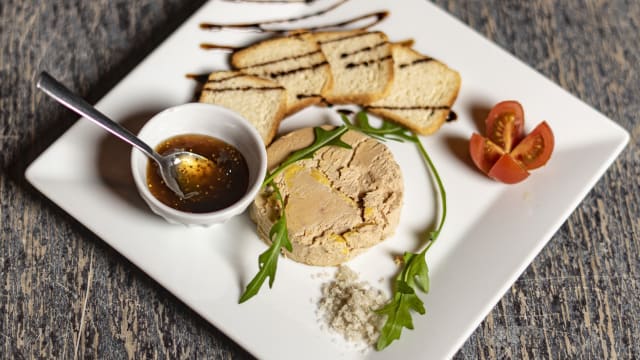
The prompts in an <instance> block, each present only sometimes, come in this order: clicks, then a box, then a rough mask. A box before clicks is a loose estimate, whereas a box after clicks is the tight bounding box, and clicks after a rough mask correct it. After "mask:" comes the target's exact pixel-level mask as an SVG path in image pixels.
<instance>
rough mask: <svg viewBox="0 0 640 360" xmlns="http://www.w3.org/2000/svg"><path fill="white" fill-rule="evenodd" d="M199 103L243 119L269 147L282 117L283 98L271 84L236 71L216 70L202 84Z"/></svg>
mask: <svg viewBox="0 0 640 360" xmlns="http://www.w3.org/2000/svg"><path fill="white" fill-rule="evenodd" d="M200 102H203V103H209V104H216V105H220V106H224V107H226V108H228V109H231V110H233V111H235V112H237V113H239V114H240V115H242V116H244V117H245V118H246V119H247V120H249V122H251V123H252V124H253V126H255V128H256V129H257V130H258V133H260V136H262V140H263V141H264V144H265V145H269V144H270V143H271V141H272V140H273V138H274V137H275V135H276V132H277V131H278V126H279V125H280V121H281V120H282V118H283V117H284V114H285V110H286V104H287V95H286V90H285V89H284V87H283V86H282V85H280V84H278V83H277V82H275V81H271V80H267V79H263V78H260V77H257V76H253V75H247V74H244V73H241V72H238V71H216V72H213V73H211V75H209V79H208V80H207V82H206V83H205V84H204V87H203V89H202V94H201V95H200Z"/></svg>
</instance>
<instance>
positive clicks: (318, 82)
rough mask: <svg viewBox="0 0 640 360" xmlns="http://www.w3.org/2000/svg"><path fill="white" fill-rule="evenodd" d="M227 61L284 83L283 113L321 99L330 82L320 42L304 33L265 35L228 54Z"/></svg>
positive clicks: (253, 73)
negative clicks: (285, 96)
mask: <svg viewBox="0 0 640 360" xmlns="http://www.w3.org/2000/svg"><path fill="white" fill-rule="evenodd" d="M231 65H232V66H233V67H234V68H236V69H237V70H240V71H242V72H244V73H247V74H252V75H257V76H260V77H264V78H266V79H270V80H273V81H276V82H278V83H279V84H281V85H282V86H284V87H285V88H286V89H287V110H286V114H287V115H290V114H293V113H294V112H296V111H298V110H301V109H303V108H305V107H307V106H310V105H314V104H319V103H321V102H323V98H322V92H323V90H324V89H325V87H328V86H330V85H331V72H330V69H329V63H328V62H327V59H326V58H325V57H324V54H323V53H322V51H320V46H319V45H318V44H317V43H316V42H314V41H312V40H309V39H308V38H307V37H305V36H297V35H292V36H287V37H280V38H274V39H269V40H265V41H262V42H259V43H257V44H255V45H252V46H249V47H247V48H244V49H242V50H238V51H236V52H235V53H234V54H233V55H232V56H231Z"/></svg>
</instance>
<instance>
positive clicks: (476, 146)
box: [469, 133, 505, 174]
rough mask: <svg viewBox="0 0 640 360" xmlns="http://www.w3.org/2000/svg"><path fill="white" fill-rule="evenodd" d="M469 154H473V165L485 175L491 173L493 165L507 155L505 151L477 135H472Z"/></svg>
mask: <svg viewBox="0 0 640 360" xmlns="http://www.w3.org/2000/svg"><path fill="white" fill-rule="evenodd" d="M469 152H470V153H471V159H472V160H473V163H474V164H476V166H477V167H478V169H480V170H482V172H484V173H485V174H487V173H489V170H491V167H492V166H493V164H495V163H496V161H498V159H499V158H500V156H502V155H504V153H505V152H504V150H502V149H501V148H500V147H499V146H498V145H496V144H494V143H493V142H492V141H491V140H489V139H487V138H486V137H484V136H481V135H480V134H476V133H473V135H471V141H470V143H469Z"/></svg>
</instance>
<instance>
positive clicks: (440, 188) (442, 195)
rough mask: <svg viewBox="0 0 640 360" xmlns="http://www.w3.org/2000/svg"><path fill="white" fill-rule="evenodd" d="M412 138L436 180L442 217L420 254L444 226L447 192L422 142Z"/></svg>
mask: <svg viewBox="0 0 640 360" xmlns="http://www.w3.org/2000/svg"><path fill="white" fill-rule="evenodd" d="M412 138H413V139H414V142H415V143H416V145H417V146H418V149H419V150H420V153H422V156H423V157H424V159H425V161H426V163H427V165H428V166H429V170H430V171H431V174H432V175H433V177H434V178H435V180H436V184H437V185H438V191H439V192H440V202H441V205H442V215H441V217H440V223H439V224H438V227H437V228H436V230H434V231H432V232H431V233H430V236H429V242H428V243H427V246H426V247H425V249H424V250H422V252H421V253H426V252H427V250H429V248H430V247H431V245H433V243H434V242H435V241H436V239H437V238H438V235H440V231H442V227H443V226H444V221H445V219H446V218H447V192H446V190H445V188H444V185H443V184H442V179H441V178H440V174H439V173H438V170H437V169H436V166H435V165H434V164H433V161H431V157H430V156H429V154H428V153H427V150H426V149H425V148H424V146H423V145H422V141H420V139H419V138H418V136H416V135H415V134H413V135H412Z"/></svg>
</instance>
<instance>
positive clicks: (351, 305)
mask: <svg viewBox="0 0 640 360" xmlns="http://www.w3.org/2000/svg"><path fill="white" fill-rule="evenodd" d="M386 300H387V299H386V297H385V295H384V293H383V292H382V291H380V290H378V289H374V288H372V287H371V286H370V285H369V284H368V283H366V282H364V281H359V280H358V275H357V274H356V273H355V272H354V271H353V270H351V269H350V268H348V267H347V266H340V267H339V268H338V271H337V272H336V275H335V278H334V279H333V280H332V281H330V282H328V283H325V284H324V285H323V286H322V297H321V299H320V301H319V302H318V309H319V313H320V316H321V319H322V320H323V321H324V323H325V324H326V325H327V326H328V327H329V328H330V329H332V330H333V331H335V332H337V333H338V334H340V335H342V336H343V337H344V338H345V339H346V340H347V341H349V342H352V343H364V344H367V345H373V344H375V343H376V341H377V340H378V336H379V335H380V329H381V328H382V325H383V324H384V317H382V316H380V315H378V314H376V313H375V312H374V310H375V309H379V308H381V307H382V306H383V305H384V303H385V302H386Z"/></svg>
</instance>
